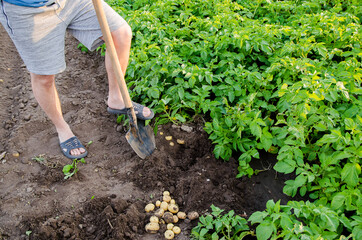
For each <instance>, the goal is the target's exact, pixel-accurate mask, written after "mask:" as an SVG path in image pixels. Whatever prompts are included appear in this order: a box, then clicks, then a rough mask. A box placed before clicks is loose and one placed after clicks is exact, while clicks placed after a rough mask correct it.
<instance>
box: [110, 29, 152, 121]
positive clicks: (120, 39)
mask: <svg viewBox="0 0 362 240" xmlns="http://www.w3.org/2000/svg"><path fill="white" fill-rule="evenodd" d="M111 35H112V38H113V42H114V46H115V48H116V51H117V55H118V59H119V63H120V65H121V69H122V72H123V74H124V73H125V72H126V69H127V66H128V60H129V54H130V48H131V42H132V30H131V27H130V26H129V25H128V24H124V25H123V26H122V27H120V28H119V29H117V30H116V31H113V32H112V33H111ZM105 63H106V69H107V75H108V86H109V92H108V93H109V94H108V107H111V108H114V109H123V108H124V107H125V105H124V102H123V98H122V94H121V91H120V88H119V86H118V83H117V79H116V76H115V74H114V71H113V66H112V62H111V58H110V56H109V54H107V52H106V57H105ZM150 114H151V111H150V109H149V108H147V107H145V108H144V109H143V115H144V116H145V117H148V116H150Z"/></svg>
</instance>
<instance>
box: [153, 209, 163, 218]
mask: <svg viewBox="0 0 362 240" xmlns="http://www.w3.org/2000/svg"><path fill="white" fill-rule="evenodd" d="M164 213H165V210H163V209H162V208H159V209H157V210H156V212H155V216H156V217H158V218H161V217H162V216H163V214H164Z"/></svg>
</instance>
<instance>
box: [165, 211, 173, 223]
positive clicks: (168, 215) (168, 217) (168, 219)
mask: <svg viewBox="0 0 362 240" xmlns="http://www.w3.org/2000/svg"><path fill="white" fill-rule="evenodd" d="M163 219H164V220H165V222H166V223H173V214H172V213H170V212H165V213H164V214H163Z"/></svg>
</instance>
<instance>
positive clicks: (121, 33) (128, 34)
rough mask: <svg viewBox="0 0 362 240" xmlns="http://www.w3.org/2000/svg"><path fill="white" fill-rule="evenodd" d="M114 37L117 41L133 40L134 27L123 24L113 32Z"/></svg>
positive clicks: (127, 41)
mask: <svg viewBox="0 0 362 240" xmlns="http://www.w3.org/2000/svg"><path fill="white" fill-rule="evenodd" d="M112 37H113V39H114V41H115V42H118V43H130V42H131V41H132V29H131V27H130V26H129V25H128V24H123V26H121V27H120V28H118V29H117V30H116V31H114V32H112Z"/></svg>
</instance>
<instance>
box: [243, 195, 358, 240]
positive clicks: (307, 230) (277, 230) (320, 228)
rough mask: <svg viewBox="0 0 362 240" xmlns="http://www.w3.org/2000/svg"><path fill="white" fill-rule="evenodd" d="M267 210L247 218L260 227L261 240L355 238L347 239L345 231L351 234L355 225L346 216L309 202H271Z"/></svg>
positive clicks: (257, 232) (259, 235)
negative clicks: (282, 203) (285, 203)
mask: <svg viewBox="0 0 362 240" xmlns="http://www.w3.org/2000/svg"><path fill="white" fill-rule="evenodd" d="M266 207H267V209H266V210H265V211H263V212H255V213H253V214H252V215H251V216H250V218H249V219H248V221H250V222H251V224H252V225H254V224H258V226H257V227H256V237H257V239H261V240H263V239H265V240H266V239H278V238H279V239H296V240H297V239H337V238H338V239H350V237H351V236H352V235H348V236H344V235H343V232H344V231H345V230H348V231H349V232H351V231H352V228H353V226H352V224H356V222H355V221H354V220H351V219H348V218H347V217H346V216H345V215H344V214H339V213H338V212H337V211H334V210H333V209H331V208H329V207H327V206H324V205H317V204H314V203H310V202H309V201H307V202H296V201H291V202H289V203H288V205H280V202H279V201H278V202H277V203H274V201H273V200H269V201H268V202H267V205H266ZM348 231H347V232H348ZM356 231H358V229H356ZM355 236H357V235H355ZM356 239H357V238H356Z"/></svg>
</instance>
